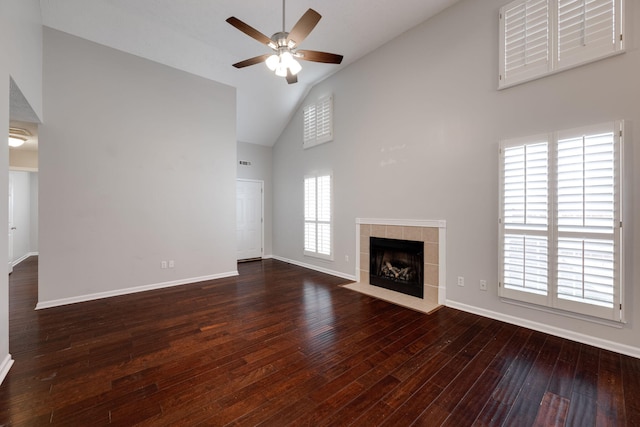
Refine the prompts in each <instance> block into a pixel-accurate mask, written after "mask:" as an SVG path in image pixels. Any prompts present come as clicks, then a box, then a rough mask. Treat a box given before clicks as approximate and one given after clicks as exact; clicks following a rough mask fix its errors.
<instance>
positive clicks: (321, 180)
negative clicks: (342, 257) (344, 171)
mask: <svg viewBox="0 0 640 427" xmlns="http://www.w3.org/2000/svg"><path fill="white" fill-rule="evenodd" d="M304 221H305V222H304V252H305V255H310V256H318V257H321V258H326V259H331V257H332V250H331V246H332V230H331V221H332V207H331V175H322V176H317V177H316V176H313V177H306V178H305V180H304Z"/></svg>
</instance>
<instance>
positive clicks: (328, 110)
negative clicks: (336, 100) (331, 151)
mask: <svg viewBox="0 0 640 427" xmlns="http://www.w3.org/2000/svg"><path fill="white" fill-rule="evenodd" d="M317 110H318V114H317V125H316V138H317V142H318V143H321V142H327V141H331V140H333V96H325V97H323V98H320V100H319V101H318V105H317Z"/></svg>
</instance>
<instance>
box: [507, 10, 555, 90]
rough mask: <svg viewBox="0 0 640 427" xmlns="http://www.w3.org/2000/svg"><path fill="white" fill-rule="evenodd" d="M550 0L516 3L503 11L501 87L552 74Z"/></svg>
mask: <svg viewBox="0 0 640 427" xmlns="http://www.w3.org/2000/svg"><path fill="white" fill-rule="evenodd" d="M549 11H550V8H549V0H516V1H514V2H512V3H509V4H508V5H506V6H503V7H502V8H501V9H500V79H499V87H506V86H509V85H512V84H515V83H519V82H522V81H526V80H529V79H531V78H534V77H536V76H539V75H540V74H544V73H547V72H549V70H550V58H551V55H550V52H551V51H550V36H549V22H550V18H549Z"/></svg>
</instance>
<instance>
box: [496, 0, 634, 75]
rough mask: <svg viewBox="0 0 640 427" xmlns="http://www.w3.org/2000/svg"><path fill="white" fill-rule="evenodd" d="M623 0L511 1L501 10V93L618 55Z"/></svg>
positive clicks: (620, 39) (620, 47) (621, 33)
mask: <svg viewBox="0 0 640 427" xmlns="http://www.w3.org/2000/svg"><path fill="white" fill-rule="evenodd" d="M623 7H624V0H516V1H513V2H511V3H509V4H507V5H505V6H503V7H502V8H501V9H500V55H499V56H500V64H499V67H500V73H499V80H498V87H499V88H504V87H508V86H511V85H514V84H517V83H522V82H525V81H529V80H533V79H536V78H539V77H542V76H545V75H548V74H551V73H554V72H557V71H562V70H565V69H568V68H572V67H576V66H579V65H582V64H585V63H588V62H592V61H596V60H598V59H601V58H605V57H607V56H610V55H613V54H616V53H620V52H622V51H623V48H624V46H623V31H624V26H623V19H622V18H623V14H622V10H623Z"/></svg>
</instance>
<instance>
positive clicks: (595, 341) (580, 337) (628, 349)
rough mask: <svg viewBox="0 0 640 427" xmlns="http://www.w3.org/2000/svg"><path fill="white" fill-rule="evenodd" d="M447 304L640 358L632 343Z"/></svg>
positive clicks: (448, 302) (489, 311) (455, 303)
mask: <svg viewBox="0 0 640 427" xmlns="http://www.w3.org/2000/svg"><path fill="white" fill-rule="evenodd" d="M446 306H447V307H451V308H456V309H458V310H462V311H466V312H468V313H473V314H477V315H479V316H483V317H488V318H490V319H495V320H500V321H502V322H506V323H510V324H512V325H517V326H522V327H524V328H529V329H533V330H534V331H538V332H544V333H546V334H550V335H555V336H557V337H560V338H566V339H569V340H572V341H577V342H580V343H582V344H588V345H592V346H594V347H598V348H602V349H605V350H610V351H615V352H616V353H621V354H626V355H627V356H631V357H636V358H639V359H640V348H638V347H632V346H630V345H625V344H620V343H617V342H613V341H609V340H604V339H602V338H596V337H592V336H589V335H585V334H581V333H579V332H574V331H569V330H567V329H562V328H557V327H555V326H550V325H547V324H544V323H539V322H534V321H531V320H526V319H521V318H519V317H515V316H510V315H507V314H503V313H498V312H496V311H492V310H485V309H483V308H478V307H473V306H471V305H467V304H462V303H459V302H456V301H451V300H447V302H446Z"/></svg>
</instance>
